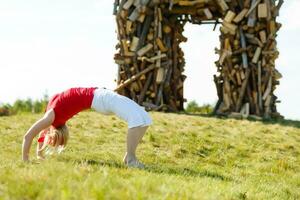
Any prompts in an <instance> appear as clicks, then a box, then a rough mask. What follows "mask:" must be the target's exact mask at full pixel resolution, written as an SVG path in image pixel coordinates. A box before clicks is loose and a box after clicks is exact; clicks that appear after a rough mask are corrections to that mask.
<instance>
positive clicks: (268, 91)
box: [263, 75, 272, 100]
mask: <svg viewBox="0 0 300 200" xmlns="http://www.w3.org/2000/svg"><path fill="white" fill-rule="evenodd" d="M271 90H272V76H271V75H270V78H269V81H268V86H267V89H266V90H265V92H264V95H263V100H266V98H267V97H268V96H269V94H270V93H271Z"/></svg>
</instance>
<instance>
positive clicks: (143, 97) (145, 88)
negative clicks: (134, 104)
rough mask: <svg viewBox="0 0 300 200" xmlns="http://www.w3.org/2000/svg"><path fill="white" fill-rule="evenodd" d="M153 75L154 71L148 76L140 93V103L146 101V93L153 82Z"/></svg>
mask: <svg viewBox="0 0 300 200" xmlns="http://www.w3.org/2000/svg"><path fill="white" fill-rule="evenodd" d="M152 76H153V73H149V75H148V76H147V80H146V83H145V85H144V87H143V89H142V91H141V93H140V96H139V98H138V103H139V104H142V103H143V102H144V99H145V94H146V92H147V90H148V88H149V86H150V84H151V80H152Z"/></svg>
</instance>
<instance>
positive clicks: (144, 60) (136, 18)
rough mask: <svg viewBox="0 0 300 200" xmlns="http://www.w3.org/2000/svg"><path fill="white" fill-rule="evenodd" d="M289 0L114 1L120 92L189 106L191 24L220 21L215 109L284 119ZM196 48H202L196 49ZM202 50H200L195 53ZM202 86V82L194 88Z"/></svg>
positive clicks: (153, 104) (173, 107) (152, 103)
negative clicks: (282, 44) (281, 19)
mask: <svg viewBox="0 0 300 200" xmlns="http://www.w3.org/2000/svg"><path fill="white" fill-rule="evenodd" d="M282 3H283V0H120V1H119V0H115V4H114V14H115V16H116V22H117V29H118V40H119V44H118V45H117V46H116V48H117V50H118V52H117V53H116V54H115V62H116V63H117V64H118V66H119V69H118V79H117V84H118V87H117V89H116V91H118V92H119V93H120V94H122V95H125V96H128V97H130V98H131V99H133V100H134V101H136V102H138V103H139V104H140V105H144V106H146V107H147V108H150V109H153V110H167V111H180V110H183V103H184V102H185V99H184V97H183V83H184V80H185V78H186V76H185V75H184V74H183V72H184V67H185V60H184V53H183V51H182V50H181V48H180V46H179V45H180V43H181V42H186V41H187V38H186V37H184V36H183V31H184V26H185V24H186V23H187V22H189V23H193V24H199V25H202V24H207V23H213V24H215V27H218V26H217V25H218V24H220V26H219V27H220V37H219V39H220V48H216V49H215V52H216V53H217V54H218V55H219V60H218V61H216V62H215V64H216V67H217V74H216V75H214V82H215V85H216V90H217V94H218V98H219V99H218V102H217V104H216V106H215V113H216V114H220V115H231V116H249V115H252V116H258V117H267V118H268V117H279V116H280V114H279V113H278V112H277V110H276V103H278V102H279V101H278V100H277V97H276V96H275V95H274V91H275V89H276V86H277V85H278V84H279V79H280V78H281V74H280V73H279V72H278V71H277V70H276V69H275V60H276V59H277V57H278V55H279V52H278V50H277V47H276V36H277V35H276V34H277V31H278V30H279V29H280V27H281V24H280V23H277V22H276V18H277V17H278V15H279V9H280V7H281V5H282ZM195 51H197V50H196V49H195ZM195 55H196V53H195ZM195 87H196V86H195Z"/></svg>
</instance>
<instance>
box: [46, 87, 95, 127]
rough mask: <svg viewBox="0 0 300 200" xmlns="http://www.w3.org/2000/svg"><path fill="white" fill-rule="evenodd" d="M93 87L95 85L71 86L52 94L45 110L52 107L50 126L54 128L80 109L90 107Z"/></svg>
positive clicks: (61, 124)
mask: <svg viewBox="0 0 300 200" xmlns="http://www.w3.org/2000/svg"><path fill="white" fill-rule="evenodd" d="M95 89H96V88H95V87H92V88H71V89H68V90H66V91H64V92H62V93H59V94H56V95H54V96H53V97H52V98H51V99H50V101H49V103H48V106H47V110H50V109H51V108H53V110H54V113H55V119H54V122H53V123H52V126H54V127H55V128H58V127H60V126H63V125H65V123H66V121H68V120H69V119H70V118H71V117H73V116H74V115H76V114H77V113H79V112H80V111H83V110H86V109H89V108H91V105H92V101H93V97H94V91H95Z"/></svg>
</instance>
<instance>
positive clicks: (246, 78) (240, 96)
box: [235, 68, 250, 112]
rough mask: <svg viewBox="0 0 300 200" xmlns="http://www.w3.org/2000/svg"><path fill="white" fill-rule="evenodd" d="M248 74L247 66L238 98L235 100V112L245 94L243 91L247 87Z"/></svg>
mask: <svg viewBox="0 0 300 200" xmlns="http://www.w3.org/2000/svg"><path fill="white" fill-rule="evenodd" d="M249 76H250V69H249V68H247V69H246V77H245V79H244V81H243V84H242V87H241V88H240V90H239V98H238V101H237V104H236V107H235V111H236V112H239V111H240V108H241V105H242V101H243V98H244V95H245V91H246V88H247V84H248V80H249Z"/></svg>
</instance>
